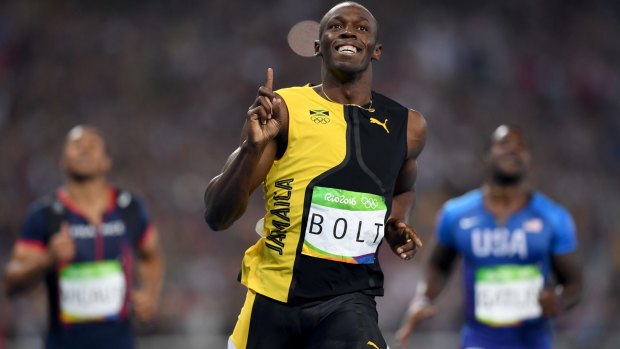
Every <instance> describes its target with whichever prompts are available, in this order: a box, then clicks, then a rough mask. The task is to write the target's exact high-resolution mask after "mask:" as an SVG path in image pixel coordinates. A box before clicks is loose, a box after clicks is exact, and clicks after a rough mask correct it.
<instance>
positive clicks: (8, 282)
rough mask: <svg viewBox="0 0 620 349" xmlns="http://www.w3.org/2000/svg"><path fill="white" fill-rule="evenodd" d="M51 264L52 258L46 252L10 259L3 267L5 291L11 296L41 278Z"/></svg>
mask: <svg viewBox="0 0 620 349" xmlns="http://www.w3.org/2000/svg"><path fill="white" fill-rule="evenodd" d="M52 264H53V263H52V259H51V257H50V256H48V255H47V254H41V255H40V256H31V257H29V258H20V259H15V258H14V259H12V260H11V261H10V262H9V263H8V265H7V266H6V269H5V275H4V281H5V287H6V293H7V294H8V295H9V296H13V295H15V294H17V293H19V292H22V291H24V290H26V289H28V288H30V287H31V286H33V285H34V284H35V283H36V282H38V281H39V280H41V279H42V278H43V276H44V275H45V273H46V272H47V271H48V270H49V269H50V268H51V266H52Z"/></svg>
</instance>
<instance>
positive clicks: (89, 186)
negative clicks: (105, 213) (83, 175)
mask: <svg viewBox="0 0 620 349" xmlns="http://www.w3.org/2000/svg"><path fill="white" fill-rule="evenodd" d="M65 189H66V192H67V195H68V196H69V198H70V199H71V201H73V202H74V203H75V204H77V205H78V206H81V207H88V208H101V207H104V208H105V207H107V205H108V201H109V196H108V193H109V190H110V186H109V184H108V182H107V181H106V180H105V178H103V177H95V178H91V179H87V180H80V181H76V180H72V179H69V180H68V182H67V185H66V188H65Z"/></svg>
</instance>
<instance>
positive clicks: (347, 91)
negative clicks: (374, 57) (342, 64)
mask: <svg viewBox="0 0 620 349" xmlns="http://www.w3.org/2000/svg"><path fill="white" fill-rule="evenodd" d="M322 75H323V76H322V90H323V93H325V94H327V99H330V100H332V101H334V102H338V103H342V104H357V105H365V104H368V103H370V100H371V98H372V97H371V91H372V70H371V68H370V67H369V68H368V69H367V70H366V71H364V72H362V73H360V74H354V75H344V74H334V73H333V72H329V71H327V70H326V69H324V70H323V74H322Z"/></svg>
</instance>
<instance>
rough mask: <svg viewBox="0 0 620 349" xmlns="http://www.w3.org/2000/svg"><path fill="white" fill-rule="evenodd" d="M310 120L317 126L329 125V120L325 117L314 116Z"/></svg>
mask: <svg viewBox="0 0 620 349" xmlns="http://www.w3.org/2000/svg"><path fill="white" fill-rule="evenodd" d="M310 120H312V121H314V123H315V124H323V125H325V124H327V123H329V118H327V117H324V116H316V115H313V116H311V117H310Z"/></svg>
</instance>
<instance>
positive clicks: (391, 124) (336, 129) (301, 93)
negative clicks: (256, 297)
mask: <svg viewBox="0 0 620 349" xmlns="http://www.w3.org/2000/svg"><path fill="white" fill-rule="evenodd" d="M277 93H278V94H279V95H280V96H281V97H282V98H283V100H284V101H285V102H286V106H287V108H288V111H289V133H288V145H287V149H286V151H285V153H284V155H283V156H282V158H281V159H279V160H277V161H275V162H274V164H273V165H272V168H271V170H270V171H269V173H268V175H267V178H266V180H265V184H264V188H263V189H264V194H265V202H266V205H265V207H266V215H265V217H264V218H265V224H264V232H265V236H266V238H263V239H261V240H259V241H258V242H257V243H256V245H254V246H252V247H251V248H250V249H248V251H247V252H246V256H245V258H244V263H243V270H242V282H243V283H244V284H246V285H247V286H248V287H249V288H251V289H253V290H255V291H256V292H258V293H261V294H263V295H265V296H268V297H270V298H273V299H276V300H279V301H282V302H298V301H308V300H313V299H322V298H327V297H330V296H334V295H338V294H343V293H349V292H355V291H364V292H369V293H371V294H377V295H378V294H381V293H382V283H383V275H382V272H381V268H380V266H379V262H378V260H377V254H376V253H377V249H378V247H379V244H380V243H381V240H382V237H383V232H384V223H385V220H386V218H387V217H388V215H389V211H390V208H391V201H392V196H393V189H394V184H395V181H396V178H397V176H398V174H399V172H400V170H401V167H402V165H403V162H404V160H405V158H406V155H407V140H406V136H407V115H408V110H407V109H406V108H404V107H402V106H400V105H399V104H397V103H396V102H393V101H391V100H389V99H388V98H386V97H384V96H382V95H380V94H377V93H373V95H372V98H373V107H374V109H375V110H374V112H370V111H368V110H364V109H362V108H359V107H354V106H343V105H342V104H337V103H332V102H329V101H327V100H325V99H323V98H322V97H320V96H319V95H318V94H317V93H316V92H314V90H312V89H311V88H310V87H307V86H306V87H295V88H289V89H283V90H279V91H277Z"/></svg>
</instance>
